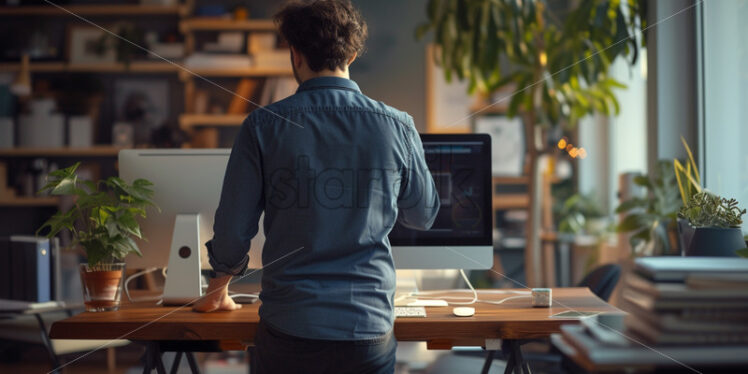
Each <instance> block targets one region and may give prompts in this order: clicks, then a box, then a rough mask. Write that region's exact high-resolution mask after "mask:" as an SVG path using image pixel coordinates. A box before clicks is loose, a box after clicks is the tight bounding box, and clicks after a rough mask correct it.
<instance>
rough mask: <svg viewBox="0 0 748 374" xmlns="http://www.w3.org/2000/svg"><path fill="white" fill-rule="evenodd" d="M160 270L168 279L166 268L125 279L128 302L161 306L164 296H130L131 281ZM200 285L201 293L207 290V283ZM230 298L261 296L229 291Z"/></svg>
mask: <svg viewBox="0 0 748 374" xmlns="http://www.w3.org/2000/svg"><path fill="white" fill-rule="evenodd" d="M159 269H161V274H162V275H163V276H164V279H166V276H167V275H166V269H167V268H166V267H163V268H156V267H152V268H147V269H145V270H141V271H139V272H137V273H135V274H133V275H131V276H129V277H127V279H125V284H124V289H125V295H126V296H127V300H129V301H130V302H131V303H136V302H141V301H158V302H157V303H156V304H161V303H162V302H163V294H162V295H156V296H143V297H138V298H132V297H131V296H130V288H129V284H130V281H132V280H133V279H135V278H137V277H141V276H143V275H146V274H148V273H152V272H154V271H157V270H159ZM200 283H201V286H200V289H201V291H202V290H204V289H205V288H208V285H207V284H205V282H202V281H201V282H200ZM229 297H230V298H232V299H235V298H239V297H247V298H251V299H258V298H259V297H260V296H259V295H258V294H257V293H236V292H233V291H229Z"/></svg>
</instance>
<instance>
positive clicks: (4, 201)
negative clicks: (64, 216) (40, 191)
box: [0, 196, 60, 208]
mask: <svg viewBox="0 0 748 374" xmlns="http://www.w3.org/2000/svg"><path fill="white" fill-rule="evenodd" d="M59 203H60V199H59V198H57V197H46V196H45V197H10V198H0V207H6V208H8V207H10V208H15V207H32V208H33V207H55V206H57V204H59Z"/></svg>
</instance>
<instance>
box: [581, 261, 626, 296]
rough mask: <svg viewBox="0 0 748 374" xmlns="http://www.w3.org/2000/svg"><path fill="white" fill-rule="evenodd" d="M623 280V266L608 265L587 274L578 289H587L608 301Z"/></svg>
mask: <svg viewBox="0 0 748 374" xmlns="http://www.w3.org/2000/svg"><path fill="white" fill-rule="evenodd" d="M620 278H621V266H620V265H618V264H607V265H603V266H600V267H598V268H597V269H595V270H593V271H591V272H589V273H587V275H585V277H584V279H582V281H581V282H579V285H578V287H587V288H589V289H590V291H592V293H594V294H595V295H597V297H599V298H601V299H603V300H605V301H608V299H610V295H611V294H612V293H613V290H614V289H615V288H616V285H617V284H618V280H619V279H620Z"/></svg>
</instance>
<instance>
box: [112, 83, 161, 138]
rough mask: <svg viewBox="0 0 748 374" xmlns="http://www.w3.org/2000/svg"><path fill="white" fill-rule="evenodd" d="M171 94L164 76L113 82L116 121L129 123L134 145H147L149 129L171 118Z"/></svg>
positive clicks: (149, 135) (149, 136) (151, 129)
mask: <svg viewBox="0 0 748 374" xmlns="http://www.w3.org/2000/svg"><path fill="white" fill-rule="evenodd" d="M170 97H171V96H170V87H169V80H168V79H165V78H161V79H145V78H137V79H132V78H121V79H117V80H115V81H114V114H115V120H116V121H117V122H121V123H128V124H130V125H131V126H132V128H133V141H134V143H135V146H140V145H146V144H149V143H150V139H151V134H152V132H153V131H154V130H155V129H157V128H159V127H161V126H163V125H165V124H166V122H167V121H168V120H169V119H170V115H171V113H170V108H171V102H170Z"/></svg>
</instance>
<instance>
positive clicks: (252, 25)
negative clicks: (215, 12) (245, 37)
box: [179, 17, 276, 33]
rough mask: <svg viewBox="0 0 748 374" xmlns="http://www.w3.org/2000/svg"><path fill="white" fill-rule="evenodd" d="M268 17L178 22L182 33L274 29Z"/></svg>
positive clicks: (203, 18)
mask: <svg viewBox="0 0 748 374" xmlns="http://www.w3.org/2000/svg"><path fill="white" fill-rule="evenodd" d="M275 29H276V27H275V23H274V22H273V21H272V20H269V19H253V20H233V19H226V18H218V17H202V18H201V17H197V18H187V19H184V20H182V21H180V22H179V30H180V31H182V32H183V33H188V32H192V31H275Z"/></svg>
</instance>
